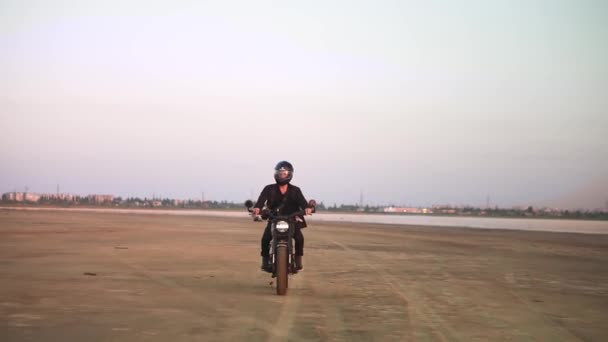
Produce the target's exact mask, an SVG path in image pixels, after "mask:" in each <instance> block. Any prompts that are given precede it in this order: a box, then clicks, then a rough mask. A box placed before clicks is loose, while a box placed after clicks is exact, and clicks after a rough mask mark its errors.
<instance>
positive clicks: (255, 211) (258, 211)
mask: <svg viewBox="0 0 608 342" xmlns="http://www.w3.org/2000/svg"><path fill="white" fill-rule="evenodd" d="M251 215H252V216H258V215H260V208H253V212H252V213H251Z"/></svg>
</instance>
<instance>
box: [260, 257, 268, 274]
mask: <svg viewBox="0 0 608 342" xmlns="http://www.w3.org/2000/svg"><path fill="white" fill-rule="evenodd" d="M260 268H261V269H262V270H264V271H266V272H270V258H269V257H267V256H263V257H262V267H260Z"/></svg>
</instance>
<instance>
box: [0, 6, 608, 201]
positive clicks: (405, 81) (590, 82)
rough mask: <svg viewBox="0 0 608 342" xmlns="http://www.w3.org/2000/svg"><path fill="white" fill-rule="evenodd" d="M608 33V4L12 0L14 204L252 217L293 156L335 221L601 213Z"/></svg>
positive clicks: (3, 113) (3, 187) (8, 77)
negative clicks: (363, 210)
mask: <svg viewBox="0 0 608 342" xmlns="http://www.w3.org/2000/svg"><path fill="white" fill-rule="evenodd" d="M607 18H608V2H607V1H601V0H599V1H580V0H579V1H575V0H572V1H554V0H546V1H511V0H509V1H481V0H480V1H447V0H446V1H422V2H420V1H366V2H362V1H275V2H266V1H242V2H232V1H217V2H207V1H75V0H74V1H50V0H49V1H27V0H25V1H24V0H17V1H7V0H2V1H0V127H1V131H0V160H1V162H0V192H8V191H14V190H17V191H24V189H25V187H26V186H27V187H28V189H29V191H31V192H55V191H56V190H57V184H59V187H60V191H61V192H70V193H76V194H82V195H86V194H90V193H109V194H115V195H122V196H140V197H151V196H152V195H156V196H162V197H172V198H200V197H201V196H202V193H203V192H204V194H205V198H206V199H211V200H230V201H241V200H244V199H246V198H249V197H251V195H252V194H253V196H254V197H255V196H257V195H258V193H259V191H260V190H261V189H262V187H263V186H264V185H265V184H267V183H271V182H272V181H273V179H272V172H273V167H274V164H276V162H278V161H279V160H283V159H285V160H289V161H291V162H292V163H293V164H294V166H295V169H296V170H295V175H294V180H293V183H294V184H296V185H299V186H301V187H302V188H303V191H304V194H305V195H306V196H307V197H309V198H316V199H317V200H318V201H323V202H325V203H326V204H333V203H338V204H340V203H357V202H359V200H360V194H361V193H363V201H364V202H365V204H396V205H401V204H403V205H416V206H418V205H420V206H422V205H431V204H472V205H485V203H486V199H487V196H489V197H490V204H491V205H500V206H511V205H527V204H536V203H546V202H547V201H554V200H556V199H560V198H564V196H566V197H567V196H568V194H569V193H572V192H577V191H579V194H580V191H581V190H580V189H590V190H589V191H591V192H595V193H594V194H593V195H594V196H595V197H596V198H599V200H597V201H599V203H597V204H595V202H594V203H592V204H589V205H593V206H603V205H604V201H605V200H608V188H606V184H607V182H606V177H607V176H606V175H608V110H607V109H608V94H607V93H608V62H607V61H608V21H607ZM594 184H599V185H598V186H594ZM598 187H599V188H598ZM598 191H599V192H601V194H599V197H598ZM604 194H605V195H606V196H604ZM602 196H603V197H602ZM604 197H605V198H604ZM582 198H583V199H582V200H580V201H581V202H580V203H569V204H571V205H574V206H576V205H581V206H587V205H588V204H583V202H584V198H585V196H583V197H582ZM597 201H596V202H597Z"/></svg>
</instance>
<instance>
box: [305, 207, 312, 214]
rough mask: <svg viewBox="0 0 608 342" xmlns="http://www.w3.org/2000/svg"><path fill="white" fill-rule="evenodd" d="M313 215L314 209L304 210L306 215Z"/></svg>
mask: <svg viewBox="0 0 608 342" xmlns="http://www.w3.org/2000/svg"><path fill="white" fill-rule="evenodd" d="M311 214H312V208H306V209H304V215H311Z"/></svg>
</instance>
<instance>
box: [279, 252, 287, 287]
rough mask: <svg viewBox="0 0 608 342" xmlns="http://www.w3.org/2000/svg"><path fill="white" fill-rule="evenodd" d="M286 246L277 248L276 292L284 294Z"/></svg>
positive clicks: (285, 284) (285, 283) (285, 285)
mask: <svg viewBox="0 0 608 342" xmlns="http://www.w3.org/2000/svg"><path fill="white" fill-rule="evenodd" d="M287 259H288V255H287V246H279V247H278V248H277V294H278V295H280V296H283V295H285V293H286V292H287V262H288V260H287Z"/></svg>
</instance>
